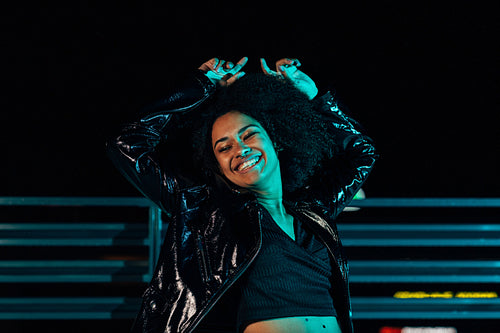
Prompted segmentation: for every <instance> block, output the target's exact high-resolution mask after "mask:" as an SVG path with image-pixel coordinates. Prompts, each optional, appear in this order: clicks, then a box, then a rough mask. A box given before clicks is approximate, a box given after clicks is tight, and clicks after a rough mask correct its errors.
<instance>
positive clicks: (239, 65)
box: [232, 57, 248, 73]
mask: <svg viewBox="0 0 500 333" xmlns="http://www.w3.org/2000/svg"><path fill="white" fill-rule="evenodd" d="M247 61H248V58H247V57H243V58H241V59H240V60H239V61H238V62H237V63H236V65H235V66H234V68H233V70H232V72H233V73H236V72H239V71H240V69H242V68H243V66H245V65H246V64H247Z"/></svg>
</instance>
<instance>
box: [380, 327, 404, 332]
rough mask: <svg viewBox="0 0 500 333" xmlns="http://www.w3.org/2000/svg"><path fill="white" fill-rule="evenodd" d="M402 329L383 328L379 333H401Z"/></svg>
mask: <svg viewBox="0 0 500 333" xmlns="http://www.w3.org/2000/svg"><path fill="white" fill-rule="evenodd" d="M401 330H402V328H401V327H382V328H381V329H380V330H379V331H378V333H401Z"/></svg>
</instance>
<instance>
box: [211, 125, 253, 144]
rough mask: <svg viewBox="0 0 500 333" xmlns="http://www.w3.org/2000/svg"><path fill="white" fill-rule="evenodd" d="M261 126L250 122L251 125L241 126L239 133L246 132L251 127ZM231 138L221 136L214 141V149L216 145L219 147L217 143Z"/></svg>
mask: <svg viewBox="0 0 500 333" xmlns="http://www.w3.org/2000/svg"><path fill="white" fill-rule="evenodd" d="M252 126H253V127H259V126H258V125H255V124H250V125H246V126H244V127H242V128H240V130H239V131H238V135H240V134H241V133H243V132H245V131H246V130H247V129H248V128H249V127H252ZM228 139H229V138H228V137H227V136H225V137H223V138H220V139H219V140H217V141H215V143H214V150H215V147H217V144H218V143H219V142H223V141H226V140H228Z"/></svg>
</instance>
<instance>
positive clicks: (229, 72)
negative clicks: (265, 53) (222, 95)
mask: <svg viewBox="0 0 500 333" xmlns="http://www.w3.org/2000/svg"><path fill="white" fill-rule="evenodd" d="M247 61H248V58H247V57H243V58H241V59H240V61H238V62H237V63H236V65H234V64H233V63H232V62H230V61H225V60H219V59H218V58H212V59H210V60H208V61H206V62H205V63H204V64H203V65H201V66H200V67H199V69H200V70H201V71H203V72H204V73H205V75H206V76H207V77H208V78H209V79H210V81H212V82H213V83H218V84H220V85H221V86H229V85H231V84H233V83H234V82H236V80H238V79H239V78H240V77H242V76H243V75H245V72H243V71H241V69H242V68H243V66H245V65H246V63H247Z"/></svg>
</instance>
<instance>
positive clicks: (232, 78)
mask: <svg viewBox="0 0 500 333" xmlns="http://www.w3.org/2000/svg"><path fill="white" fill-rule="evenodd" d="M244 75H245V72H238V73H236V74H234V75H233V76H231V78H229V80H227V84H228V85H229V84H233V83H234V82H235V81H236V80H238V79H240V78H242V77H243V76H244Z"/></svg>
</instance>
